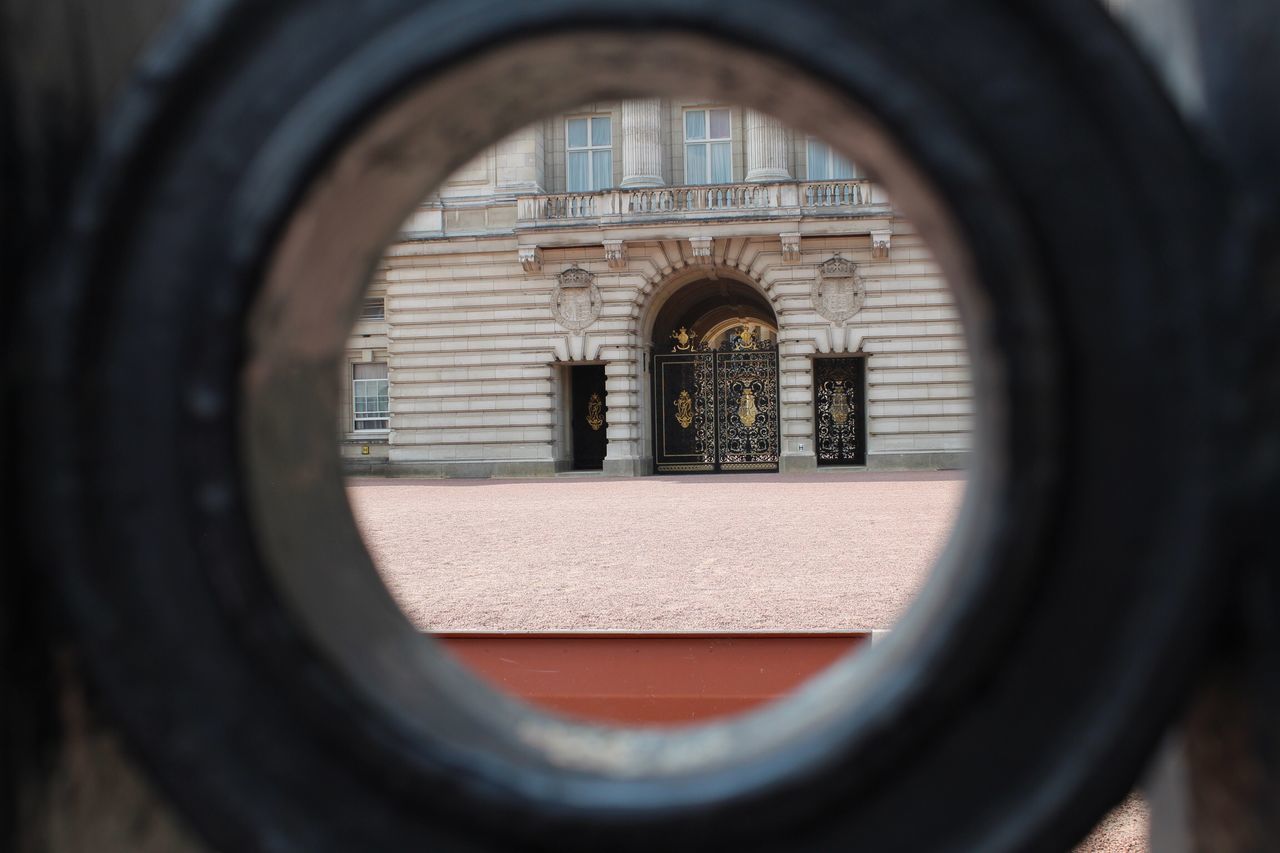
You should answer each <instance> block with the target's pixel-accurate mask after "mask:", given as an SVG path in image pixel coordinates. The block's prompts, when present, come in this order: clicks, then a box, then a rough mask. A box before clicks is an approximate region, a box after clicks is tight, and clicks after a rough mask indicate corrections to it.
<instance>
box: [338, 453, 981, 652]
mask: <svg viewBox="0 0 1280 853" xmlns="http://www.w3.org/2000/svg"><path fill="white" fill-rule="evenodd" d="M963 492H964V480H963V475H961V474H959V473H953V472H928V473H916V474H893V475H884V474H880V475H877V474H868V473H863V472H841V473H833V474H827V473H823V474H815V475H809V476H803V477H792V476H783V477H780V476H772V477H763V476H744V475H738V476H729V475H725V476H700V477H645V478H640V479H618V480H606V479H598V478H590V479H588V478H559V479H556V480H554V481H545V480H544V481H506V482H502V481H467V480H434V481H423V480H417V481H409V480H391V481H388V480H367V479H357V480H352V481H351V485H350V488H349V489H348V494H349V496H350V499H351V503H352V506H353V507H354V509H355V512H356V516H357V518H358V519H359V521H360V524H361V528H362V530H363V531H364V534H365V540H366V541H367V542H368V544H369V548H370V550H371V551H372V553H373V555H374V558H375V559H376V560H377V562H378V564H379V567H380V570H381V571H382V573H383V577H384V578H385V579H386V581H387V585H388V586H389V587H390V588H391V591H392V593H393V594H394V595H395V596H396V598H397V600H398V601H399V602H400V605H401V607H403V608H404V610H405V612H406V613H407V614H408V615H409V617H410V618H411V619H412V620H413V621H414V622H415V623H416V624H417V625H419V626H420V627H422V628H424V629H432V630H472V629H477V630H573V629H585V628H608V629H633V630H639V629H652V630H672V631H676V630H688V631H696V630H708V631H722V630H748V629H759V628H767V629H774V630H801V629H862V628H887V627H889V626H890V625H892V624H893V622H894V620H895V619H896V618H897V616H898V615H899V614H900V613H901V612H902V611H903V609H904V608H905V607H906V606H907V604H908V603H909V601H910V599H911V596H912V595H913V593H914V592H915V591H916V589H918V588H919V586H920V584H921V583H922V582H923V580H924V578H925V576H926V574H927V573H928V570H929V567H930V565H931V564H932V562H933V560H934V557H935V556H936V555H937V554H938V552H939V551H940V550H941V548H942V546H943V544H944V543H945V540H946V536H947V532H948V531H949V530H950V527H951V523H952V518H953V516H954V514H955V511H956V509H957V507H958V505H959V502H960V498H961V496H962V494H963Z"/></svg>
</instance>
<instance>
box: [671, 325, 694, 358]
mask: <svg viewBox="0 0 1280 853" xmlns="http://www.w3.org/2000/svg"><path fill="white" fill-rule="evenodd" d="M697 337H698V333H697V332H695V331H694V330H693V329H686V328H685V327H684V326H681V327H680V330H679V331H676V332H672V333H671V340H673V341H675V343H673V344H672V345H671V351H672V352H691V351H692V350H693V342H694V339H695V338H697Z"/></svg>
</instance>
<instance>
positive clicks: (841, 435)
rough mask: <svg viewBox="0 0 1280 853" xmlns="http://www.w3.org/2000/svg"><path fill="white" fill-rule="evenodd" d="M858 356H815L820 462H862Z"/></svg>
mask: <svg viewBox="0 0 1280 853" xmlns="http://www.w3.org/2000/svg"><path fill="white" fill-rule="evenodd" d="M863 369H864V364H863V362H862V359H857V358H824V359H815V360H814V363H813V377H814V415H815V417H814V420H815V426H816V428H817V435H816V441H815V450H816V451H817V457H818V462H819V464H824V465H826V464H845V465H849V464H861V463H862V462H863V460H864V453H865V450H864V447H863V442H864V440H865V439H864V437H863V436H862V434H861V430H862V427H861V426H860V418H859V417H858V416H857V415H858V413H859V407H860V406H861V405H862V400H861V389H862V379H861V377H862V371H863Z"/></svg>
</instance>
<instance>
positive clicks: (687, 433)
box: [652, 325, 781, 474]
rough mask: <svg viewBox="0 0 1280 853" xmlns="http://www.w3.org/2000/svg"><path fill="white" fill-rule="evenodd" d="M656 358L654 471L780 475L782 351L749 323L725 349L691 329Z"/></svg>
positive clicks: (724, 344) (678, 333) (678, 335)
mask: <svg viewBox="0 0 1280 853" xmlns="http://www.w3.org/2000/svg"><path fill="white" fill-rule="evenodd" d="M673 340H674V345H673V351H672V352H668V353H658V354H655V355H654V356H653V374H652V375H653V382H654V388H653V399H654V414H655V419H654V420H655V422H654V468H655V470H656V472H657V473H659V474H693V473H709V472H714V471H777V470H778V458H779V456H780V454H781V436H780V428H779V417H778V408H779V406H778V350H777V345H776V344H775V342H774V341H772V340H761V339H760V338H759V337H758V334H757V330H756V329H753V327H752V326H750V325H743V326H741V327H739V328H738V329H736V330H734V331H732V332H730V333H729V334H727V335H726V336H725V337H724V339H723V341H722V343H721V344H720V345H719V347H717V348H699V347H698V346H697V345H696V342H695V340H694V338H693V336H691V335H690V333H689V330H688V329H687V328H684V327H682V328H680V329H679V330H677V331H676V332H675V333H673Z"/></svg>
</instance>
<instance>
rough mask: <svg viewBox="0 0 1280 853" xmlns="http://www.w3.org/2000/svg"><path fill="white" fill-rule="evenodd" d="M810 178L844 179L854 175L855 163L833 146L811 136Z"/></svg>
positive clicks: (809, 147)
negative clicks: (841, 154) (838, 152)
mask: <svg viewBox="0 0 1280 853" xmlns="http://www.w3.org/2000/svg"><path fill="white" fill-rule="evenodd" d="M807 159H808V162H809V180H811V181H843V180H846V179H849V178H852V177H854V174H853V164H852V163H850V162H849V161H848V160H846V159H845V158H843V157H841V156H840V155H839V154H837V153H836V152H835V151H834V150H832V148H831V146H830V145H828V144H827V143H825V142H822V141H821V140H818V139H814V138H813V137H812V136H811V137H809V146H808V157H807Z"/></svg>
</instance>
